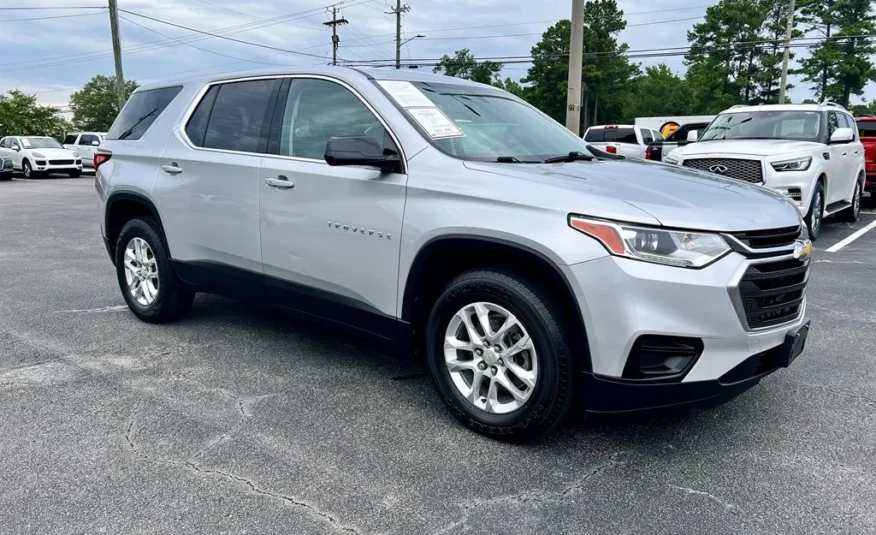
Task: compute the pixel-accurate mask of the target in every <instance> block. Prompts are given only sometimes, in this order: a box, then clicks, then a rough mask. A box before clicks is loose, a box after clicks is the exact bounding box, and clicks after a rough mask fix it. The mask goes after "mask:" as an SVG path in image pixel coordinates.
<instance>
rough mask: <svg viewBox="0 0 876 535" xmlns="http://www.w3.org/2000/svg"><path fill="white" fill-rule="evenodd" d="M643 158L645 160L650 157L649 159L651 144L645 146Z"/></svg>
mask: <svg viewBox="0 0 876 535" xmlns="http://www.w3.org/2000/svg"><path fill="white" fill-rule="evenodd" d="M645 159H646V160H650V159H651V145H648V146H647V147H646V148H645Z"/></svg>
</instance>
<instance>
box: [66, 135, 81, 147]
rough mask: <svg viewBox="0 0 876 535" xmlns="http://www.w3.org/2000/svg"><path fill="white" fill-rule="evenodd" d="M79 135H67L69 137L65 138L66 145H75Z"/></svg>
mask: <svg viewBox="0 0 876 535" xmlns="http://www.w3.org/2000/svg"><path fill="white" fill-rule="evenodd" d="M77 135H78V134H67V137H65V138H64V145H75V144H76V137H77Z"/></svg>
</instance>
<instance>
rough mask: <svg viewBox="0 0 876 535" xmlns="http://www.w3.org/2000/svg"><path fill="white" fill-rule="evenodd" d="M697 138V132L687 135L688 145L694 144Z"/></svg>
mask: <svg viewBox="0 0 876 535" xmlns="http://www.w3.org/2000/svg"><path fill="white" fill-rule="evenodd" d="M699 137H700V133H699V131H697V130H691V131H689V132H688V133H687V142H688V143H696V141H697V139H698V138H699Z"/></svg>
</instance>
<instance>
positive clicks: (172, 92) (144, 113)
mask: <svg viewBox="0 0 876 535" xmlns="http://www.w3.org/2000/svg"><path fill="white" fill-rule="evenodd" d="M181 90H182V86H181V85H178V86H173V87H162V88H159V89H150V90H149V91H138V92H136V93H134V94H133V95H131V98H129V99H128V103H127V104H125V107H124V109H123V110H122V113H120V114H119V116H118V117H116V120H115V122H113V125H112V127H111V128H110V131H109V133H108V134H107V136H106V138H107V139H125V140H135V139H140V138H141V137H143V134H145V133H146V130H148V129H149V127H150V126H152V123H153V122H155V119H157V118H158V116H159V115H161V113H162V112H163V111H164V109H165V108H167V105H168V104H170V103H171V101H173V99H174V98H175V97H176V96H177V95H178V94H179V92H180V91H181Z"/></svg>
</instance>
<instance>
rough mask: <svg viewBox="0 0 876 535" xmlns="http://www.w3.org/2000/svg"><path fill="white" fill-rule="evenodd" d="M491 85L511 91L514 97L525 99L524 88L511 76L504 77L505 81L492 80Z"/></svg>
mask: <svg viewBox="0 0 876 535" xmlns="http://www.w3.org/2000/svg"><path fill="white" fill-rule="evenodd" d="M493 85H494V86H495V87H498V88H499V89H504V90H505V91H507V92H509V93H511V94H512V95H514V96H516V97H520V98H522V99H526V88H525V87H523V86H522V85H520V84H519V83H517V82H515V81H514V80H512V79H511V78H508V77H506V78H505V81H502V80H496V81H495V82H493Z"/></svg>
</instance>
